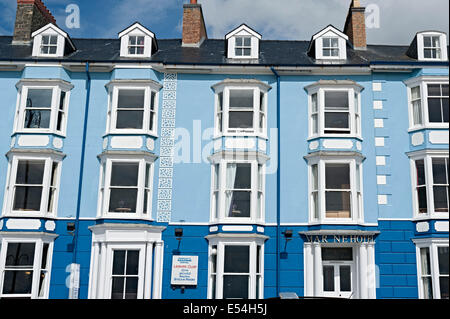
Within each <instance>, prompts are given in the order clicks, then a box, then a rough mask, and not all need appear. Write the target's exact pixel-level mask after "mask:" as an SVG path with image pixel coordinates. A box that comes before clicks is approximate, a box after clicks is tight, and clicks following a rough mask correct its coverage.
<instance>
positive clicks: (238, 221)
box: [209, 217, 265, 226]
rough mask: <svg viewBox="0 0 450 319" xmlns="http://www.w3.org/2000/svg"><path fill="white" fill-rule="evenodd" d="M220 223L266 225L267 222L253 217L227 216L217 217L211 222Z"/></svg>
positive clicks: (211, 223) (213, 223) (212, 223)
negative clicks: (224, 217)
mask: <svg viewBox="0 0 450 319" xmlns="http://www.w3.org/2000/svg"><path fill="white" fill-rule="evenodd" d="M218 224H224V225H225V224H226V225H249V224H251V225H261V226H264V225H265V222H264V221H261V220H255V219H251V218H239V217H237V218H227V219H215V220H211V221H210V222H209V225H211V226H213V225H218Z"/></svg>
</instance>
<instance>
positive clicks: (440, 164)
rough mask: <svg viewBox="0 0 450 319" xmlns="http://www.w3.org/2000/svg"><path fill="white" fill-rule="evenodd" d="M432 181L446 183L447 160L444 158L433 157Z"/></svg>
mask: <svg viewBox="0 0 450 319" xmlns="http://www.w3.org/2000/svg"><path fill="white" fill-rule="evenodd" d="M432 162H433V183H434V184H435V185H436V184H448V180H447V163H446V162H447V161H446V159H445V158H433V160H432Z"/></svg>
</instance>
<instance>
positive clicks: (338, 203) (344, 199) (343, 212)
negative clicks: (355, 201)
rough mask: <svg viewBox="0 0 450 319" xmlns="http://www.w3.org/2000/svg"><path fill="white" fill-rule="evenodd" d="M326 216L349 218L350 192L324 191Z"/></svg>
mask: <svg viewBox="0 0 450 319" xmlns="http://www.w3.org/2000/svg"><path fill="white" fill-rule="evenodd" d="M325 209H326V217H327V218H350V217H351V216H350V192H329V191H327V192H325Z"/></svg>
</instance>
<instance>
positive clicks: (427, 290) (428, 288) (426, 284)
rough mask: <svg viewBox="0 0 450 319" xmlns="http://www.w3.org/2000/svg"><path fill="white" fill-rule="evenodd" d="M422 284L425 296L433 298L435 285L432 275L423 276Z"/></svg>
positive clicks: (425, 297)
mask: <svg viewBox="0 0 450 319" xmlns="http://www.w3.org/2000/svg"><path fill="white" fill-rule="evenodd" d="M422 285H423V298H424V299H433V285H432V280H431V277H424V278H422Z"/></svg>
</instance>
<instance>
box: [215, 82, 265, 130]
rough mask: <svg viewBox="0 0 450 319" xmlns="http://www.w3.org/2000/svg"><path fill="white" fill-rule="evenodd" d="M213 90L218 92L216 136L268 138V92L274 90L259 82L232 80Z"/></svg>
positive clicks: (220, 84)
mask: <svg viewBox="0 0 450 319" xmlns="http://www.w3.org/2000/svg"><path fill="white" fill-rule="evenodd" d="M213 88H214V89H215V91H216V107H215V134H216V135H222V134H225V135H233V136H242V135H262V136H265V135H266V134H267V123H266V121H267V91H268V89H269V88H270V87H268V86H267V85H266V84H264V83H262V82H259V81H257V80H248V81H247V80H236V81H234V80H229V82H227V83H226V84H224V83H223V82H222V83H219V84H217V85H215V86H213Z"/></svg>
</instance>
